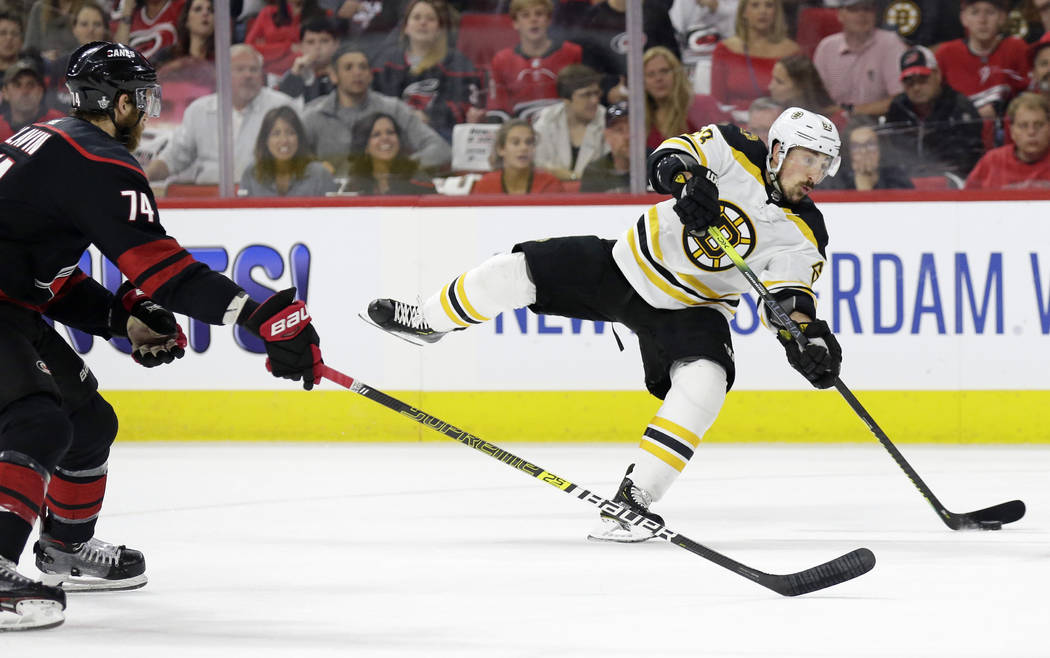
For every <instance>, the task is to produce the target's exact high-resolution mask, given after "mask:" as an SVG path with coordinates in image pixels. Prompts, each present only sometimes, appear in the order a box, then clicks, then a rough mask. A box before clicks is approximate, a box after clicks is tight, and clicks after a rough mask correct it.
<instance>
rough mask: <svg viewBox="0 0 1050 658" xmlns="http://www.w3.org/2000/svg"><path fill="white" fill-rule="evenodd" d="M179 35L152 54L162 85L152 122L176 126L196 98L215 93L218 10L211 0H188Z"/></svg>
mask: <svg viewBox="0 0 1050 658" xmlns="http://www.w3.org/2000/svg"><path fill="white" fill-rule="evenodd" d="M175 31H176V33H177V34H178V39H177V40H176V42H175V43H173V44H172V45H170V46H167V47H165V48H163V49H161V51H160V52H159V53H157V55H156V56H155V57H154V58H153V62H154V65H155V66H156V67H157V81H158V82H160V85H161V88H162V89H163V99H162V107H161V113H160V117H158V118H157V119H156V120H154V121H151V122H150V124H151V126H153V127H154V128H155V129H156V130H161V128H158V126H165V125H167V126H172V127H174V126H177V125H178V124H180V123H182V117H183V115H184V114H185V112H186V108H187V107H188V106H189V104H190V103H192V102H193V101H195V100H196V99H198V98H200V97H202V96H207V95H208V94H212V93H215V12H214V7H213V5H212V0H188V1H187V2H186V3H185V4H184V5H183V6H182V11H180V12H179V17H178V19H177V20H176V23H175Z"/></svg>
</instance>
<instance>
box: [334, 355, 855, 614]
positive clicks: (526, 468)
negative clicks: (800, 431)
mask: <svg viewBox="0 0 1050 658" xmlns="http://www.w3.org/2000/svg"><path fill="white" fill-rule="evenodd" d="M321 374H322V376H323V377H324V378H325V379H329V380H331V381H333V382H335V383H336V384H339V385H340V386H343V387H345V388H348V389H350V390H351V391H353V392H355V393H357V394H359V395H362V396H364V397H366V398H368V399H369V400H372V401H373V402H378V403H379V404H381V405H383V406H384V407H386V408H388V409H391V410H392V411H395V412H397V413H399V414H401V415H402V416H405V417H407V418H410V419H412V420H414V421H416V422H417V423H419V424H421V425H424V426H426V427H429V428H431V429H432V430H434V431H436V432H440V433H441V434H444V435H445V436H447V437H449V438H450V439H454V440H455V441H458V442H460V443H462V444H463V445H465V446H468V447H471V448H474V449H475V450H477V451H478V452H481V453H483V454H485V455H488V456H489V457H492V458H493V459H495V460H497V461H499V462H502V463H504V464H506V465H507V466H510V467H511V468H514V469H517V470H519V471H521V472H523V473H527V474H529V475H531V476H532V477H534V478H536V479H537V480H540V481H541V482H545V483H547V484H549V485H551V486H552V487H554V488H556V489H560V490H562V491H564V492H565V493H567V494H570V495H572V496H573V497H575V498H579V499H580V500H582V501H584V502H587V503H590V504H591V505H594V506H595V507H597V508H598V509H599V510H601V511H602V512H603V513H605V514H608V515H610V516H613V517H615V518H617V519H619V520H621V521H625V522H627V523H630V524H631V525H634V526H639V527H642V528H645V529H646V530H649V531H651V532H652V533H653V534H654V535H655V536H656V537H657V538H659V539H663V540H665V541H668V542H670V543H672V544H674V545H675V546H678V547H680V548H684V549H685V550H687V551H689V552H690V553H693V554H695V555H699V556H700V557H702V558H705V559H707V560H710V561H711V562H714V563H715V564H717V565H719V566H721V567H724V568H725V569H728V570H730V571H732V572H734V573H736V574H738V575H741V576H744V577H745V578H748V579H750V580H753V581H754V582H756V583H758V584H759V585H762V586H763V587H766V588H768V589H771V590H773V591H775V592H777V593H778V594H783V595H784V596H797V595H799V594H805V593H808V592H813V591H816V590H819V589H824V588H825V587H830V586H832V585H837V584H839V583H842V582H845V581H847V580H851V579H853V578H856V577H857V576H860V575H862V574H864V573H867V572H868V571H870V570H871V568H872V567H873V566H874V565H875V557H874V555H872V554H871V551H868V550H867V549H864V548H862V549H858V550H855V551H852V552H850V553H848V554H846V555H843V556H841V557H838V558H836V559H834V560H832V561H830V562H826V563H824V564H822V565H819V566H817V567H813V568H811V569H807V570H805V571H800V572H798V573H794V574H788V575H783V576H781V575H776V574H768V573H765V572H763V571H759V570H757V569H752V568H751V567H749V566H747V565H745V564H742V563H740V562H737V561H736V560H734V559H732V558H730V557H728V556H725V555H722V554H721V553H719V552H718V551H715V550H713V549H710V548H708V547H706V546H704V545H702V544H700V543H697V542H695V541H693V540H692V539H690V538H688V537H686V536H685V535H682V534H680V533H677V532H675V531H673V530H671V529H670V528H668V527H667V526H664V525H663V524H660V523H658V522H656V521H653V520H652V519H649V518H646V517H644V516H642V515H640V514H637V513H635V512H633V511H631V510H630V509H628V508H626V507H624V506H623V505H620V504H619V503H616V502H614V501H611V500H608V499H606V498H603V497H602V496H600V495H598V494H596V493H594V492H592V491H590V490H588V489H585V488H583V487H581V486H579V485H576V484H574V483H572V482H570V481H568V480H566V479H565V478H563V477H560V476H558V475H555V474H554V473H552V472H550V471H548V470H546V469H544V468H543V467H541V466H538V465H536V464H533V463H532V462H530V461H528V460H526V459H523V458H521V457H518V456H517V455H515V454H513V453H511V452H509V451H507V450H504V449H503V448H500V447H499V446H497V445H496V444H494V443H489V442H488V441H485V440H484V439H482V438H481V437H478V436H475V435H473V434H471V433H470V432H467V431H466V430H462V429H460V428H458V427H456V426H455V425H452V424H451V423H447V422H445V421H443V420H441V419H439V418H437V417H435V416H432V415H430V414H428V413H427V412H425V411H422V410H421V409H416V408H415V407H413V406H411V405H409V404H406V403H405V402H402V401H401V400H398V399H397V398H395V397H393V396H391V395H388V394H386V393H384V392H382V391H380V390H378V389H375V388H372V387H371V386H368V385H366V384H364V383H362V382H360V381H357V380H355V379H353V378H352V377H349V376H347V375H344V374H343V373H341V372H339V371H338V370H335V369H334V368H331V367H329V366H327V365H324V364H322V365H321Z"/></svg>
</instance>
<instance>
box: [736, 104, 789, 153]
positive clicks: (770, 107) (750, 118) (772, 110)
mask: <svg viewBox="0 0 1050 658" xmlns="http://www.w3.org/2000/svg"><path fill="white" fill-rule="evenodd" d="M784 109H785V108H784V106H783V105H781V104H780V103H778V102H776V101H775V100H773V99H772V98H770V97H769V96H762V97H761V98H756V99H755V100H753V101H751V105H749V106H748V108H747V124H746V125H745V129H746V130H747V131H748V132H749V133H751V134H752V135H754V136H755V137H758V138H759V139H760V140H762V143H763V144H765V145H766V147H767V148H768V147H769V127H770V126H772V125H773V122H774V121H776V120H777V117H778V116H780V113H781V112H783V111H784Z"/></svg>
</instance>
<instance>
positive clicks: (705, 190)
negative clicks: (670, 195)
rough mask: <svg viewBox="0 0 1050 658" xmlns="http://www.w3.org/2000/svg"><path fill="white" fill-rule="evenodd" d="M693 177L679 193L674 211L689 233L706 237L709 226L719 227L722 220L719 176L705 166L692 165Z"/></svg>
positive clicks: (690, 168) (690, 169)
mask: <svg viewBox="0 0 1050 658" xmlns="http://www.w3.org/2000/svg"><path fill="white" fill-rule="evenodd" d="M689 171H690V172H691V173H692V174H693V177H692V178H690V179H689V180H688V181H686V182H685V185H683V186H682V188H681V190H680V191H679V193H678V201H677V202H676V203H675V204H674V211H675V213H677V214H678V219H680V220H682V224H683V225H684V226H685V230H686V232H687V233H691V234H694V235H706V234H707V227H708V226H717V225H718V224H719V223H720V222H721V219H722V204H720V203H719V202H718V175H717V174H715V172H713V171H711V170H710V169H708V168H707V167H705V166H703V165H699V164H697V165H692V166H690V167H689Z"/></svg>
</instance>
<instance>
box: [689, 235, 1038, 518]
mask: <svg viewBox="0 0 1050 658" xmlns="http://www.w3.org/2000/svg"><path fill="white" fill-rule="evenodd" d="M707 232H708V234H709V235H710V236H711V237H712V238H714V239H715V242H717V243H718V246H720V247H721V248H722V251H724V252H725V253H726V255H727V256H729V258H730V259H731V260H732V261H733V263H734V264H735V265H736V266H737V269H739V270H740V272H741V274H743V275H744V278H745V279H747V282H748V283H750V284H751V287H752V288H754V289H755V292H757V293H758V296H759V297H761V298H762V302H763V303H764V304H765V305H766V308H767V309H769V312H770V313H772V314H773V317H774V318H775V319H776V321H777V323H779V324H780V326H782V327H786V328H787V330H788V331H789V332H790V333H791V336H792V338H794V339H795V340H796V341H797V342H798V344H799V345H800V346H801V347H803V348H804V347H805V346H806V345H807V344H808V343H809V340H808V339H807V338H806V337H805V336H804V335H803V334H802V330H801V329H800V328H799V326H798V324H797V323H796V322H795V321H794V320H792V319H791V317H790V316H788V314H787V313H785V312H784V309H783V308H781V306H780V304H778V303H777V302H776V300H774V299H773V296H772V295H770V294H769V290H767V289H766V287H765V286H764V285H763V284H762V282H761V281H759V280H758V277H757V276H755V273H754V272H753V271H752V270H751V268H750V267H749V266H748V264H747V263H746V262H744V259H743V258H741V257H740V254H739V252H737V250H736V249H734V248H733V245H731V244H729V241H728V240H727V239H726V237H725V236H724V235H722V232H721V231H720V230H718V229H717V228H715V227H713V226H712V227H709V228H708V229H707ZM693 237H694V238H696V239H697V240H703V239H706V238H704V237H703V236H699V235H696V234H694V235H693ZM835 388H836V390H838V392H839V393H841V394H842V397H843V398H845V399H846V402H847V403H849V406H850V407H852V409H853V411H855V412H856V414H857V415H858V416H860V419H861V420H862V421H864V424H865V425H867V426H868V429H869V430H871V433H872V434H874V435H875V438H877V439H878V440H879V443H881V444H882V446H883V447H884V448H886V450H887V451H888V452H889V453H890V456H891V457H893V461H895V462H897V465H898V466H900V467H901V470H902V471H904V474H905V475H907V476H908V478H909V479H910V480H911V481H912V484H914V485H915V488H917V489H918V490H919V493H921V494H922V495H923V496H924V497H925V498H926V500H927V501H929V503H930V505H932V506H933V509H934V510H935V511H936V512H937V515H938V516H939V517H941V520H942V521H944V523H945V525H947V526H948V527H949V528H951V529H952V530H968V529H979V530H999V529H1001V528H1002V527H1003V524H1004V523H1013V522H1014V521H1017V520H1018V519H1020V518H1021V517H1022V516H1024V512H1025V507H1024V503H1023V502H1021V501H1020V500H1011V501H1010V502H1008V503H1000V504H999V505H993V506H992V507H986V508H984V509H979V510H976V511H974V512H969V513H967V514H957V513H955V512H951V511H948V510H947V509H946V508H945V507H944V505H942V504H941V501H939V500H937V496H935V495H934V494H933V491H932V490H930V488H929V487H928V486H926V483H925V482H923V481H922V478H921V477H919V474H918V473H916V472H915V469H914V468H912V467H911V464H909V463H908V461H907V460H906V459H904V455H902V454H901V452H900V450H897V446H895V445H893V442H892V441H890V438H889V437H888V436H886V433H885V432H883V431H882V428H881V427H879V425H878V423H876V422H875V419H874V418H872V417H871V414H869V413H868V411H867V409H865V408H864V406H863V405H861V403H860V401H859V400H858V399H857V398H856V396H854V395H853V392H852V391H850V390H849V389H848V388H847V387H846V385H845V384H843V383H842V380H841V379H839V378H838V377H836V378H835Z"/></svg>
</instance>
